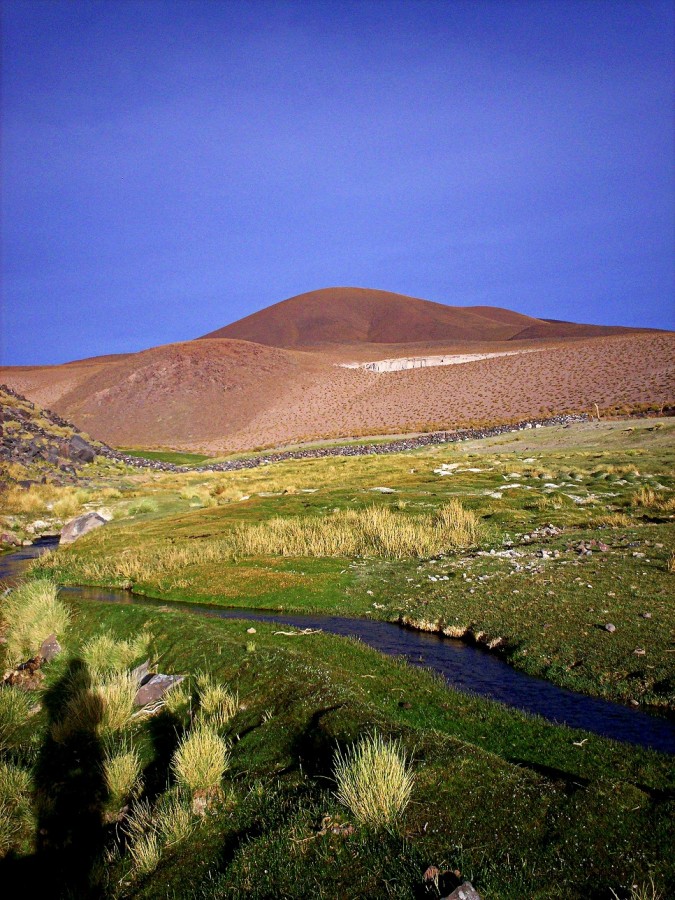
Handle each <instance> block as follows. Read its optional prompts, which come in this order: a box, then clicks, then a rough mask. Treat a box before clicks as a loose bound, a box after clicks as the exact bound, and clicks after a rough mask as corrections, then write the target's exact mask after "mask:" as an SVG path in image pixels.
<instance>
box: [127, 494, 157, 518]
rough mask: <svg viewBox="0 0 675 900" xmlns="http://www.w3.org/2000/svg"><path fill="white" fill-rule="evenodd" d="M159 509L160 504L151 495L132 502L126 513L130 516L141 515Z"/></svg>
mask: <svg viewBox="0 0 675 900" xmlns="http://www.w3.org/2000/svg"><path fill="white" fill-rule="evenodd" d="M158 509H159V504H158V503H157V501H156V500H153V499H152V498H151V497H144V498H143V499H142V500H137V501H136V502H135V503H130V504H129V506H128V507H127V508H126V514H127V515H128V516H140V515H143V514H144V513H152V512H157V510H158Z"/></svg>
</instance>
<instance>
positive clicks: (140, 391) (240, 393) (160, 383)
mask: <svg viewBox="0 0 675 900" xmlns="http://www.w3.org/2000/svg"><path fill="white" fill-rule="evenodd" d="M318 293H322V292H318ZM375 293H376V294H378V295H379V294H380V293H381V292H375ZM385 296H387V295H385ZM389 296H391V295H389ZM393 296H394V297H397V296H398V295H393ZM295 299H297V298H295ZM376 299H377V301H378V303H379V302H380V299H379V297H378V298H376ZM403 299H405V298H403ZM411 302H413V319H414V322H415V323H417V324H416V325H415V327H414V328H413V327H411V329H410V331H411V332H415V334H416V337H417V338H418V339H417V340H414V341H411V340H408V341H407V342H405V343H398V344H397V343H391V342H386V343H385V342H382V341H376V342H372V341H361V342H359V341H358V338H355V337H354V335H355V333H356V332H358V330H359V329H361V330H362V331H363V327H364V326H363V315H364V312H363V310H364V306H363V304H361V307H360V312H359V313H358V316H357V317H356V320H355V321H356V324H354V321H352V324H351V325H349V327H346V328H345V332H346V334H347V335H348V338H347V339H346V340H344V342H343V343H332V344H324V345H321V346H318V345H317V344H316V337H317V333H318V334H319V335H324V334H325V327H324V326H325V322H324V324H321V325H320V326H318V331H317V330H315V331H314V332H312V333H311V334H309V337H312V340H314V341H315V343H314V344H313V345H312V346H311V347H310V346H306V347H304V348H303V349H298V348H297V347H296V349H288V348H283V347H279V346H277V347H274V346H271V345H270V344H265V343H262V342H259V343H253V342H251V341H247V340H240V339H231V338H229V339H228V338H222V337H221V338H206V339H199V340H196V341H187V342H184V343H178V344H170V345H167V346H164V347H156V348H154V349H151V350H146V351H143V352H141V353H136V354H126V355H122V356H109V357H99V358H95V359H89V360H82V361H79V362H75V363H69V364H67V365H63V366H44V367H15V368H4V369H0V382H4V383H6V384H8V385H10V386H11V387H13V388H14V389H16V390H17V391H19V392H20V393H22V394H25V395H26V396H27V397H29V398H31V399H34V400H36V401H37V402H38V403H40V404H41V405H43V406H46V407H49V408H51V409H53V410H54V411H55V412H57V413H59V414H60V415H62V416H64V417H66V418H68V419H69V420H71V421H72V422H74V423H75V424H76V425H77V426H78V427H79V428H81V429H82V430H84V431H86V432H88V433H89V434H91V435H92V436H93V437H96V438H99V439H101V440H104V441H106V442H108V443H110V444H112V445H114V446H143V447H174V448H177V449H204V450H206V451H208V452H213V453H220V452H224V451H230V450H243V449H251V448H254V447H261V446H270V445H279V444H284V443H291V442H296V441H302V440H309V439H313V438H324V437H337V436H349V435H353V434H363V433H382V432H387V433H393V432H404V431H415V430H418V429H423V428H429V427H437V428H446V427H452V426H453V425H455V424H457V425H460V424H463V423H467V422H487V421H495V420H501V421H504V420H509V419H512V418H525V417H527V416H529V415H538V414H540V413H543V412H549V411H550V412H563V411H570V410H574V411H576V410H592V409H593V405H594V404H595V403H597V404H598V405H599V406H600V407H601V408H602V407H610V406H615V405H622V404H636V403H659V404H663V403H669V402H672V401H673V400H674V399H675V334H673V333H671V332H653V331H652V332H649V331H642V332H640V331H630V330H625V329H619V330H616V329H615V330H614V332H613V333H610V334H607V335H604V334H600V335H598V336H596V335H597V331H596V330H595V329H594V328H591V329H590V331H588V332H587V333H586V334H585V336H584V335H583V334H582V333H580V329H581V330H582V331H583V326H575V329H576V331H575V334H574V335H572V336H570V337H557V338H555V339H542V338H537V339H530V340H522V339H518V340H515V341H514V340H512V339H509V338H508V337H504V336H503V328H504V323H505V322H506V325H507V330H508V329H511V330H512V329H513V327H515V326H520V328H519V332H518V333H520V332H522V323H521V322H520V321H518V322H516V323H515V326H514V323H513V321H512V317H514V316H515V317H517V319H523V318H527V317H522V316H519V314H517V313H511V312H510V311H509V310H490V316H491V317H492V318H490V319H489V321H488V320H487V319H486V318H485V314H484V310H482V311H481V312H480V314H479V316H480V317H482V318H483V320H485V321H488V325H487V326H486V328H487V331H488V332H491V333H495V334H496V333H497V332H498V331H500V329H502V331H501V332H500V336H499V337H498V338H496V339H490V338H489V337H486V336H485V334H484V333H483V332H484V331H485V330H486V328H484V327H483V324H480V328H478V329H477V330H476V331H474V339H473V340H471V339H469V338H467V337H465V336H463V335H462V336H461V337H459V338H458V339H456V340H452V341H450V340H448V341H445V342H442V341H440V340H439V339H438V337H437V326H438V321H437V310H435V309H432V310H431V312H430V311H429V310H425V309H423V308H422V309H421V311H420V307H419V304H422V307H423V306H424V304H425V301H421V300H419V301H418V300H416V301H411ZM285 303H286V304H288V305H290V307H291V308H290V309H289V307H288V306H287V307H286V309H287V310H288V312H289V314H290V313H291V312H292V311H293V310H292V307H293V304H292V302H291V301H285ZM280 306H281V307H283V306H284V304H277V305H276V307H271V308H270V309H271V310H272V311H275V310H278V307H280ZM301 306H302V304H301ZM375 306H376V307H377V309H375V312H376V313H378V315H379V312H378V310H379V307H378V306H377V304H375ZM394 306H395V309H396V310H398V311H399V313H400V309H401V306H400V303H399V300H398V299H397V300H396V301H395V304H394ZM430 306H431V307H436V306H438V304H430ZM302 309H303V310H304V309H305V307H304V306H303V307H302ZM441 309H446V308H445V307H441ZM314 311H315V312H316V310H314ZM451 311H452V310H451ZM305 312H306V310H305ZM366 312H368V310H367V309H366ZM370 312H373V310H370ZM422 312H423V313H424V314H425V315H426V317H427V320H428V324H429V332H430V333H428V334H425V333H424V332H423V330H422V329H421V326H420V321H421V313H422ZM470 312H471V315H473V314H474V312H473V311H470ZM348 313H349V309H348V310H347V311H346V312H345V309H339V310H337V312H336V313H335V315H338V314H339V316H342V317H343V318H345V319H346V320H349V316H348ZM275 315H276V313H275ZM303 315H304V313H303ZM256 316H258V317H262V316H263V314H262V313H257V314H256ZM435 317H436V318H435ZM253 318H255V317H248V319H249V320H250V319H253ZM300 318H301V319H303V316H300ZM306 319H307V316H306V315H304V319H303V321H305V320H306ZM247 321H248V320H242V323H245V322H247ZM258 321H259V322H260V319H259V320H258ZM465 321H466V320H465ZM539 321H540V320H530V322H539ZM509 323H510V324H509ZM235 324H239V323H235ZM262 324H263V325H265V322H264V321H263V323H262ZM545 324H546V323H543V325H545ZM473 325H474V326H475V325H476V320H475V319H474V320H473ZM543 325H542V327H543ZM554 325H555V323H554ZM249 326H250V322H249ZM286 326H287V327H286V329H285V332H284V335H282V339H284V340H285V339H286V336H287V335H288V334H291V333H292V331H293V327H295V328H296V331H297V327H296V326H297V322H296V323H295V325H293V322H290V323H288V322H287V323H286ZM291 326H293V327H291ZM357 326H358V327H357ZM399 326H400V322H399V324H398V325H397V327H399ZM404 326H405V323H403V326H401V327H404ZM247 327H248V326H247ZM378 327H379V326H378ZM528 327H529V326H528ZM556 327H557V325H556ZM228 328H229V329H233V328H234V326H229V327H228ZM227 330H228V329H223V331H227ZM263 331H264V332H265V333H264V334H263V335H262V336H263V337H266V336H267V337H269V334H270V333H271V332H273V328H272V326H271V325H269V323H267V326H266V329H263ZM370 331H371V333H372V332H373V331H377V329H376V328H374V327H373V328H370ZM378 333H383V332H378ZM341 334H342V333H341V332H340V331H339V330H337V331H335V335H336V336H337V337H339V336H341ZM306 336H307V335H306ZM342 336H344V335H342ZM514 351H515V352H514ZM524 351H528V352H524ZM532 351H538V352H532ZM434 355H435V356H442V357H457V356H459V357H464V362H463V364H461V365H437V366H428V367H425V368H414V369H407V370H402V371H390V372H383V373H376V372H372V371H368V370H367V369H365V368H345V367H343V365H344V364H345V363H354V362H355V361H358V362H369V361H374V360H383V359H387V360H391V359H400V358H404V357H405V358H411V357H420V356H425V357H426V356H434ZM467 357H468V358H467ZM341 364H343V365H341Z"/></svg>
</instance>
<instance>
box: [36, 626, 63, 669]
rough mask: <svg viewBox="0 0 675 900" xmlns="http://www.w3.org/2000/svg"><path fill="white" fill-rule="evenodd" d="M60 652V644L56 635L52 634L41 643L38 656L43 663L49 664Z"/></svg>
mask: <svg viewBox="0 0 675 900" xmlns="http://www.w3.org/2000/svg"><path fill="white" fill-rule="evenodd" d="M60 652H61V644H59V642H58V641H57V639H56V635H55V634H54V633H52V634H50V635H49V637H48V638H45V640H44V641H43V642H42V646H41V647H40V656H41V657H42V659H43V661H44V662H51V661H52V660H53V659H54V657H55V656H58V655H59V653H60Z"/></svg>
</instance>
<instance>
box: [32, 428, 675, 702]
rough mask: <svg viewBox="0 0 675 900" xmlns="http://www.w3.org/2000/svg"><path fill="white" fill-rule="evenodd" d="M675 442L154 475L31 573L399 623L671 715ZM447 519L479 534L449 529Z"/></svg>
mask: <svg viewBox="0 0 675 900" xmlns="http://www.w3.org/2000/svg"><path fill="white" fill-rule="evenodd" d="M554 431H555V432H557V435H556V434H554V433H553V432H554ZM674 431H675V426H673V423H672V422H671V421H670V420H666V421H665V422H664V421H658V422H657V423H656V425H655V424H654V423H653V422H650V421H649V420H637V421H635V422H633V423H626V422H620V423H589V424H584V425H580V426H576V427H575V428H569V429H563V428H561V429H537V430H534V429H533V430H532V431H531V432H529V433H528V432H519V433H517V434H510V435H507V436H500V438H498V439H488V440H487V441H486V442H484V443H485V444H487V446H484V444H483V443H481V442H478V443H474V442H472V443H470V444H467V445H449V446H442V447H436V448H432V449H424V450H421V451H415V452H412V453H405V454H396V455H391V456H376V457H364V458H357V459H353V458H344V459H343V458H336V459H324V460H305V461H287V462H283V463H279V464H276V465H273V466H267V467H261V468H258V469H252V470H247V471H243V472H236V473H199V474H195V475H189V474H188V475H180V476H170V475H167V476H160V477H158V476H155V477H154V478H153V479H152V480H149V481H146V482H145V483H144V484H137V485H136V486H135V488H134V492H135V493H136V494H137V495H138V496H139V497H140V498H141V499H137V500H136V501H132V502H130V501H127V500H124V498H123V497H121V498H120V499H119V500H118V501H117V503H118V506H117V507H116V508H115V507H113V511H116V512H117V513H118V514H119V518H116V519H115V520H114V522H113V523H112V524H111V525H109V526H108V527H107V528H106V529H104V530H100V531H97V532H94V533H92V534H91V535H89V536H87V537H86V538H84V539H82V540H80V541H78V542H77V543H76V544H73V545H72V546H71V547H69V548H64V549H60V550H59V551H58V553H56V554H55V555H53V556H50V557H48V558H44V559H43V560H42V561H41V562H40V563H39V564H38V567H37V570H38V571H39V572H42V573H44V574H47V575H50V576H52V577H54V578H56V579H57V580H58V581H60V582H67V583H81V584H100V585H106V584H112V585H117V586H124V587H128V588H131V589H133V590H134V591H136V592H139V593H144V594H147V595H149V596H154V597H164V598H167V599H174V600H184V601H192V600H194V601H199V602H208V603H213V604H218V605H226V606H241V607H256V608H267V609H274V610H286V611H300V612H324V613H325V612H328V613H339V614H341V615H357V616H365V615H368V616H372V617H376V618H381V619H388V620H401V621H404V622H405V623H407V624H409V625H410V626H411V627H419V628H422V629H425V630H436V631H442V632H445V633H446V634H447V635H448V636H454V637H457V636H459V637H466V638H467V639H470V640H475V639H476V638H478V639H479V640H480V641H481V642H483V643H486V644H492V645H493V646H496V647H498V649H499V652H501V653H503V654H504V655H505V656H506V658H507V659H508V660H509V662H511V663H512V664H513V665H514V666H516V667H518V668H521V669H523V670H525V671H527V672H530V673H532V674H537V675H543V676H544V677H546V678H549V679H550V680H552V681H554V682H556V683H558V684H562V685H565V686H568V687H571V688H573V689H575V690H580V691H584V692H587V693H591V694H596V695H601V696H605V697H609V698H612V699H621V700H626V701H627V700H632V701H634V702H639V703H647V704H653V705H659V706H668V705H671V704H672V703H673V700H674V699H675V696H674V690H675V683H674V680H673V664H672V662H673V661H672V652H671V651H672V650H673V645H672V629H673V626H674V625H675V617H674V616H673V610H672V603H671V602H670V600H671V598H672V587H673V572H672V567H673V551H674V546H673V543H674V542H673V529H672V522H673V515H674V514H675V478H674V477H673V474H672V473H673V472H674V471H675V451H674V450H673V449H672V448H673V446H674V442H673V437H674ZM575 435H576V437H575ZM556 441H558V442H560V443H561V444H565V446H561V447H558V446H557V444H556ZM575 441H576V442H577V443H578V444H579V445H580V446H579V448H578V449H573V446H572V445H573V444H574V443H575ZM496 442H499V443H498V444H496ZM523 442H524V443H525V446H521V444H523ZM497 449H498V450H499V452H495V451H496V450H497ZM138 477H139V476H137V478H138ZM378 488H386V489H387V490H388V491H391V493H382V492H380V491H379V490H378ZM452 504H455V507H459V509H460V510H464V513H463V515H464V516H465V518H466V519H467V522H468V521H470V522H471V527H470V528H469V530H468V531H467V522H464V523H463V530H461V529H460V532H457V531H456V530H455V531H453V528H454V529H456V528H457V523H456V522H455V523H453V522H450V521H443V520H442V518H439V517H442V515H443V513H442V511H443V510H447V509H448V508H449V506H451V505H452ZM143 510H145V511H143ZM549 526H553V527H549ZM608 624H612V625H614V626H615V628H616V631H615V632H614V633H611V634H610V633H609V632H607V631H606V630H605V626H606V625H608Z"/></svg>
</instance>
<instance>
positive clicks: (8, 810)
mask: <svg viewBox="0 0 675 900" xmlns="http://www.w3.org/2000/svg"><path fill="white" fill-rule="evenodd" d="M31 791H32V779H31V776H30V773H29V772H27V771H26V770H25V769H21V768H19V766H15V765H13V764H12V763H9V762H0V859H1V858H2V857H4V856H6V854H7V853H8V852H9V851H10V850H12V849H13V848H14V847H15V846H16V844H17V843H18V842H19V841H20V840H21V835H22V833H23V832H24V830H25V828H26V825H27V824H28V823H29V821H30V794H31Z"/></svg>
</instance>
